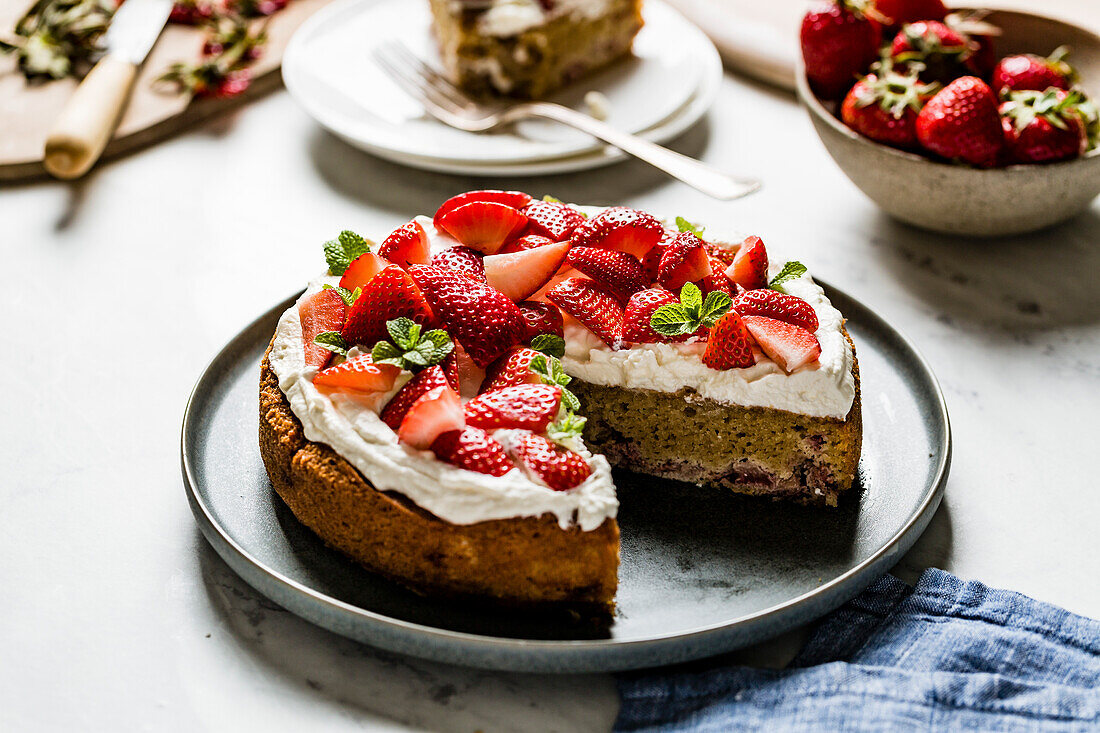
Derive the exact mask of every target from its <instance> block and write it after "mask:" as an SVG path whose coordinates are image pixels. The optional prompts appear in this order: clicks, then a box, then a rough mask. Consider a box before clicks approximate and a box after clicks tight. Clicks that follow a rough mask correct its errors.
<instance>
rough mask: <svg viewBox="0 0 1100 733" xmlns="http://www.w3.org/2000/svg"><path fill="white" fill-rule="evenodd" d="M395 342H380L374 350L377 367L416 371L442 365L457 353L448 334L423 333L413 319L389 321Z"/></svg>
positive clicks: (390, 331) (440, 331) (442, 331)
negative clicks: (393, 367) (380, 365)
mask: <svg viewBox="0 0 1100 733" xmlns="http://www.w3.org/2000/svg"><path fill="white" fill-rule="evenodd" d="M386 330H387V331H388V332H389V334H390V338H391V339H392V342H391V341H379V342H378V343H377V344H375V345H374V348H373V349H371V359H373V360H374V363H375V364H393V365H394V366H397V367H400V368H401V369H407V370H409V371H410V372H416V371H419V370H421V369H423V368H424V367H429V366H432V365H434V364H439V363H440V362H442V361H443V360H444V359H446V358H447V356H448V355H449V354H450V353H451V352H452V351H453V350H454V347H455V345H454V342H453V341H451V337H450V336H448V335H447V332H446V331H444V330H442V329H439V328H436V329H433V330H431V331H428V332H427V333H422V331H423V328H422V327H421V325H420V324H419V323H416V322H415V321H413V320H412V319H410V318H405V317H401V318H394V319H393V320H389V321H386Z"/></svg>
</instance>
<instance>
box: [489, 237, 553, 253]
mask: <svg viewBox="0 0 1100 733" xmlns="http://www.w3.org/2000/svg"><path fill="white" fill-rule="evenodd" d="M553 243H554V240H553V239H550V237H544V236H542V235H541V234H527V235H525V236H522V237H520V238H519V239H513V240H512V241H511V242H509V243H508V244H506V245H504V246H503V247H501V248H500V252H497V254H508V253H510V252H523V251H525V250H529V249H536V248H538V247H545V246H546V245H548V244H553Z"/></svg>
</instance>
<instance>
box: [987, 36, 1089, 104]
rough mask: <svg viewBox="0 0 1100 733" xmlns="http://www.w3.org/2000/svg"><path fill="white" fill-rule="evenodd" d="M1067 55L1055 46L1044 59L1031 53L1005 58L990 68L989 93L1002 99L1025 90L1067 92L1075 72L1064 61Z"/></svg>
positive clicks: (1065, 50)
mask: <svg viewBox="0 0 1100 733" xmlns="http://www.w3.org/2000/svg"><path fill="white" fill-rule="evenodd" d="M1068 52H1069V50H1068V49H1067V48H1066V47H1065V46H1059V47H1058V48H1057V49H1055V51H1054V53H1052V54H1051V55H1050V56H1048V57H1046V58H1043V57H1042V56H1036V55H1035V54H1031V53H1024V54H1017V55H1015V56H1005V57H1004V58H1003V59H1001V60H1000V62H999V63H998V64H997V66H996V67H995V68H994V69H993V84H992V86H993V91H994V92H996V93H997V95H998V96H1001V97H1003V96H1005V95H1006V94H1007V93H1008V92H1011V91H1023V90H1025V89H1031V90H1033V91H1037V92H1042V91H1046V90H1047V89H1049V88H1050V87H1054V88H1055V89H1069V88H1070V87H1071V86H1073V82H1074V81H1075V80H1076V79H1077V72H1076V71H1075V70H1074V68H1073V67H1072V66H1070V65H1069V64H1068V63H1066V61H1065V57H1066V55H1067V54H1068Z"/></svg>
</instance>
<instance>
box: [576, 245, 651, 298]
mask: <svg viewBox="0 0 1100 733" xmlns="http://www.w3.org/2000/svg"><path fill="white" fill-rule="evenodd" d="M567 260H568V262H569V264H570V265H572V266H573V268H574V269H576V270H577V271H578V272H581V273H582V274H584V275H588V277H590V278H592V279H593V280H595V281H596V282H598V283H600V284H601V285H603V286H605V287H606V288H607V289H608V290H610V291H611V292H612V294H613V295H615V296H616V297H617V298H619V300H620V301H622V302H623V303H625V302H626V301H628V300H630V296H631V295H633V294H634V293H636V292H638V291H639V290H645V288H646V287H647V286H648V285H649V282H648V281H647V280H646V276H645V271H644V270H642V263H641V262H639V261H638V258H637V257H635V256H634V255H631V254H627V253H626V252H616V251H615V250H610V249H600V248H599V247H574V248H573V249H571V250H569V257H568V258H567Z"/></svg>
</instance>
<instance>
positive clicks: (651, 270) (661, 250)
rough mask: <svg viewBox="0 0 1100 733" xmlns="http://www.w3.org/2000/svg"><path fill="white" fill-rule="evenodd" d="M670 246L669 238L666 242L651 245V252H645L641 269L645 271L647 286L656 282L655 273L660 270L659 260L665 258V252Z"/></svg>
mask: <svg viewBox="0 0 1100 733" xmlns="http://www.w3.org/2000/svg"><path fill="white" fill-rule="evenodd" d="M670 244H672V239H671V238H670V239H669V240H668V241H662V242H658V243H657V244H655V245H653V248H652V249H651V250H649V251H648V252H646V255H645V259H643V260H642V269H643V270H645V277H646V280H647V281H648V283H647V284H650V285H652V284H653V283H656V282H657V273H658V272H659V271H660V269H661V258H662V257H664V256H665V250H666V249H668V245H670Z"/></svg>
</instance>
